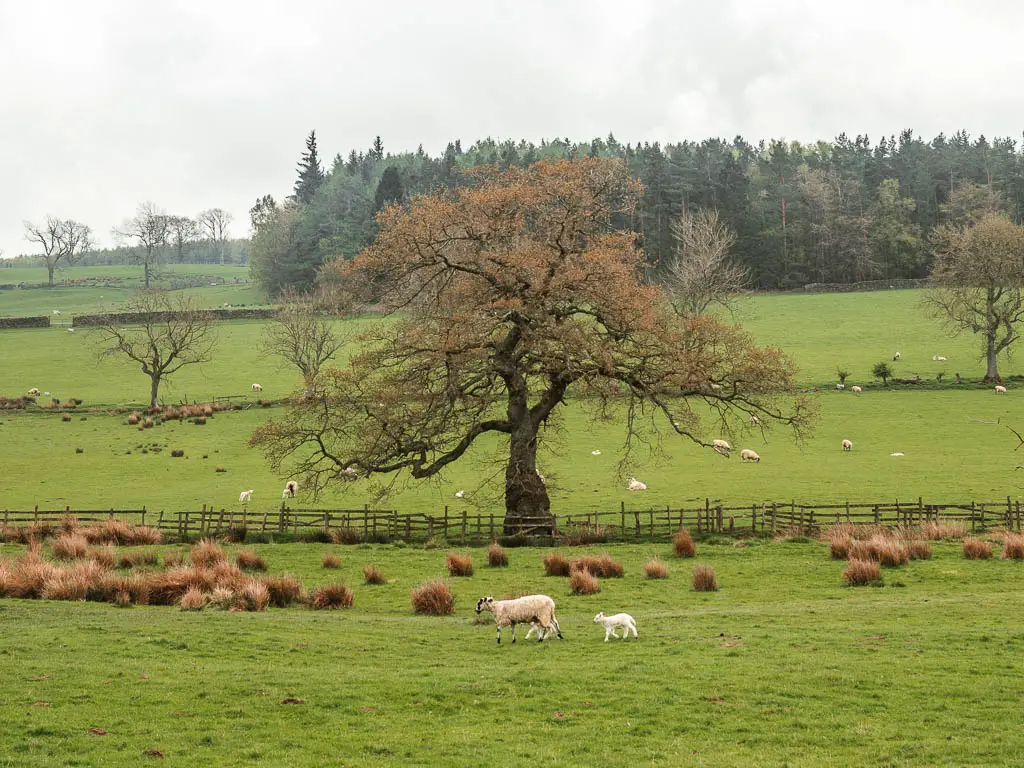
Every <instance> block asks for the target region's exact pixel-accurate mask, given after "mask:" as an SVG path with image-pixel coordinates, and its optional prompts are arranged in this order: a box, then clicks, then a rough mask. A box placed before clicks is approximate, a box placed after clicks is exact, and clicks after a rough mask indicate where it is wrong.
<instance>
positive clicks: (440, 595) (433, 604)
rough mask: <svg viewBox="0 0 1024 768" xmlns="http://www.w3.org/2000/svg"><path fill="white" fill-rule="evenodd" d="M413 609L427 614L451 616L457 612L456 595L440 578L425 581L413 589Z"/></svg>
mask: <svg viewBox="0 0 1024 768" xmlns="http://www.w3.org/2000/svg"><path fill="white" fill-rule="evenodd" d="M411 597H412V609H413V611H414V612H415V613H422V614H425V615H427V616H450V615H451V614H453V613H454V612H455V596H454V595H453V594H452V591H451V590H450V589H449V588H448V585H447V584H445V583H444V582H443V581H441V580H440V579H437V580H434V581H425V582H423V584H421V585H420V586H418V587H416V588H415V589H414V590H413V591H412V595H411Z"/></svg>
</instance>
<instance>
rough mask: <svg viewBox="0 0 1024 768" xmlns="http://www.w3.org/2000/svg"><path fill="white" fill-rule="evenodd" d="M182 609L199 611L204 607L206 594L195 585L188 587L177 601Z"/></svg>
mask: <svg viewBox="0 0 1024 768" xmlns="http://www.w3.org/2000/svg"><path fill="white" fill-rule="evenodd" d="M178 606H179V607H180V608H181V610H183V611H201V610H203V608H205V607H206V595H205V594H204V593H203V592H202V591H201V590H199V589H196V588H195V587H189V588H188V589H187V590H185V594H183V595H182V596H181V600H180V601H178Z"/></svg>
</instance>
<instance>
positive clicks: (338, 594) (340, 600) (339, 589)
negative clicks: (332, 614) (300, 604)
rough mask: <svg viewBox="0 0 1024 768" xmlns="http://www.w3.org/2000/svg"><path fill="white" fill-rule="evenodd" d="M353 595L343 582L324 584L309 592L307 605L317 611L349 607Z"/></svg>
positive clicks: (353, 597)
mask: <svg viewBox="0 0 1024 768" xmlns="http://www.w3.org/2000/svg"><path fill="white" fill-rule="evenodd" d="M354 600H355V595H353V594H352V590H351V589H349V588H348V587H346V586H345V585H344V584H326V585H324V586H322V587H317V588H316V589H314V590H313V591H312V592H310V594H309V607H310V608H312V609H314V610H317V611H326V610H336V609H338V608H351V607H352V602H353V601H354Z"/></svg>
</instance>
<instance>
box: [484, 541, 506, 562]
mask: <svg viewBox="0 0 1024 768" xmlns="http://www.w3.org/2000/svg"><path fill="white" fill-rule="evenodd" d="M487 564H488V565H489V566H491V568H504V567H505V566H507V565H508V555H506V554H505V549H504V548H503V547H502V546H501V544H499V543H498V542H494V543H493V544H491V546H489V547H488V548H487Z"/></svg>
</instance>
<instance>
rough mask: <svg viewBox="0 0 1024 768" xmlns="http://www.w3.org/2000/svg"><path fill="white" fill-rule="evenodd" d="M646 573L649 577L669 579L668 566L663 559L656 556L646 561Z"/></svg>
mask: <svg viewBox="0 0 1024 768" xmlns="http://www.w3.org/2000/svg"><path fill="white" fill-rule="evenodd" d="M644 575H645V576H646V577H647V578H648V579H667V578H668V568H667V567H665V564H664V563H663V562H661V560H659V559H658V558H654V559H653V560H648V561H647V562H646V563H644Z"/></svg>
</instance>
